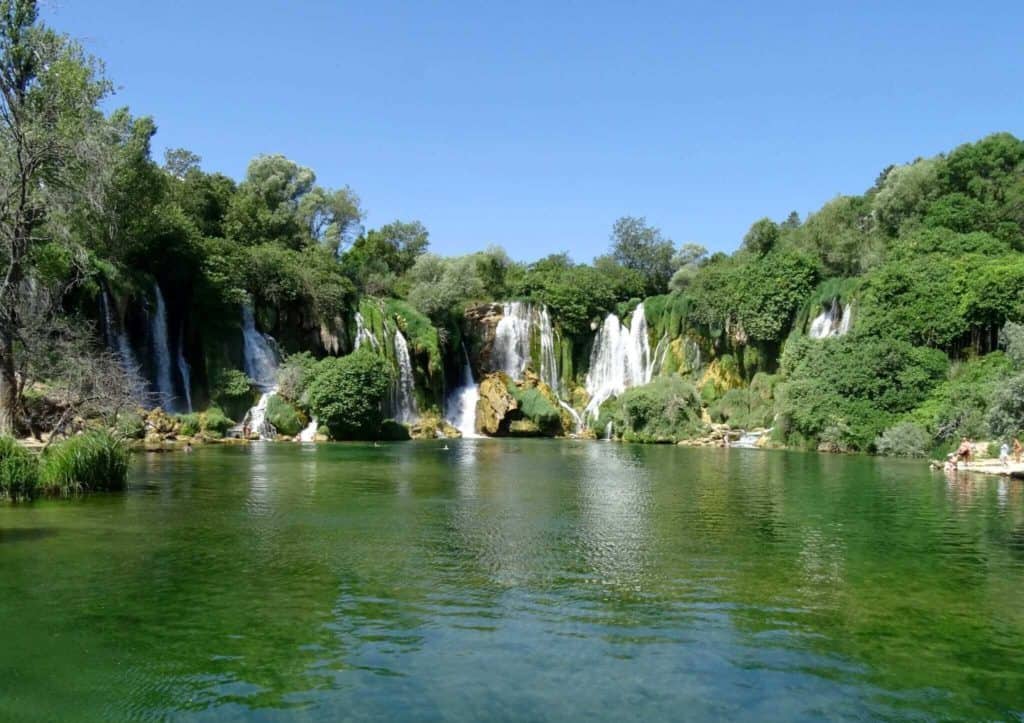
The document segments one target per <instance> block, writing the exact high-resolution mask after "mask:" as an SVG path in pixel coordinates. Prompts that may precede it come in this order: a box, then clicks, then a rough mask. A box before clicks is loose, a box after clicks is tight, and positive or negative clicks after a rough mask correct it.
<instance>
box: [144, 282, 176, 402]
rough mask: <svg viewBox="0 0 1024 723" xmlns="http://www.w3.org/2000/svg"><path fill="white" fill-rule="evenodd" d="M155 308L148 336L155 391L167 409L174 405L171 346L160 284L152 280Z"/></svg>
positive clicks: (165, 305) (150, 319) (165, 306)
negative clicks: (151, 351) (154, 368)
mask: <svg viewBox="0 0 1024 723" xmlns="http://www.w3.org/2000/svg"><path fill="white" fill-rule="evenodd" d="M153 297H154V299H155V302H156V304H155V306H156V308H155V310H154V313H153V315H152V316H150V318H149V338H150V339H151V340H152V343H153V358H154V361H155V362H156V380H155V381H156V392H157V394H158V395H159V404H160V406H162V407H164V409H167V410H168V411H170V410H173V408H174V406H175V399H176V395H175V393H174V380H173V379H172V378H171V348H170V344H169V343H168V340H167V304H165V303H164V295H163V292H162V291H160V284H158V283H156V282H153Z"/></svg>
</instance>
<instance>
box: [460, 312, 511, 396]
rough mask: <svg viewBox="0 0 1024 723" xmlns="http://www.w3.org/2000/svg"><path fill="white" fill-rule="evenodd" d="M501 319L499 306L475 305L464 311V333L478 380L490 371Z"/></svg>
mask: <svg viewBox="0 0 1024 723" xmlns="http://www.w3.org/2000/svg"><path fill="white" fill-rule="evenodd" d="M501 317H502V305H501V304H494V303H491V304H476V305H475V306H470V307H469V308H468V309H466V313H465V319H466V332H467V336H468V337H469V342H470V346H471V348H472V349H471V353H470V355H469V356H470V359H471V363H472V364H473V365H474V366H473V374H474V375H475V376H476V377H477V378H478V379H479V378H480V377H481V376H483V374H484V373H485V372H487V371H490V370H491V354H492V352H493V350H494V337H495V334H496V333H497V329H498V322H499V321H501Z"/></svg>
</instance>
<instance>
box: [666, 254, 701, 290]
mask: <svg viewBox="0 0 1024 723" xmlns="http://www.w3.org/2000/svg"><path fill="white" fill-rule="evenodd" d="M707 256H708V250H707V249H706V248H704V247H703V246H701V245H700V244H694V243H688V244H683V245H682V246H680V247H679V250H678V251H677V252H676V255H675V257H674V258H673V259H672V264H673V265H674V266H675V267H676V272H675V273H674V274H672V279H671V280H670V281H669V283H668V286H669V290H670V291H683V290H684V289H685V288H686V287H687V286H689V285H690V282H691V281H693V278H694V277H695V276H696V275H697V269H699V268H700V265H701V264H702V263H703V262H704V261H706V260H707Z"/></svg>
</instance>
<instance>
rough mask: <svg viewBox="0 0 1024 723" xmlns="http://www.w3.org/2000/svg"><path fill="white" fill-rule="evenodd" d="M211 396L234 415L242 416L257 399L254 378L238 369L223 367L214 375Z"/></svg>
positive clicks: (217, 403) (222, 407) (219, 405)
mask: <svg viewBox="0 0 1024 723" xmlns="http://www.w3.org/2000/svg"><path fill="white" fill-rule="evenodd" d="M210 398H211V399H212V400H213V401H214V403H216V405H217V406H218V407H220V408H221V409H225V410H227V413H228V414H229V415H231V416H234V417H241V416H242V415H243V414H245V412H246V410H248V409H249V407H251V406H252V405H253V403H254V402H255V401H256V394H255V392H254V391H253V383H252V380H251V379H249V377H247V376H246V375H245V373H244V372H241V371H239V370H238V369H221V370H220V371H219V372H217V374H216V375H215V376H214V379H213V383H212V385H211V388H210Z"/></svg>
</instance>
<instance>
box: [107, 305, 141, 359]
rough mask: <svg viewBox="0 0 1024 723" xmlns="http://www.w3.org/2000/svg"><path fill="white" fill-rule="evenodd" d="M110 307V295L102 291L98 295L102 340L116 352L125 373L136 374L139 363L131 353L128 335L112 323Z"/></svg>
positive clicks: (112, 315) (112, 317)
mask: <svg viewBox="0 0 1024 723" xmlns="http://www.w3.org/2000/svg"><path fill="white" fill-rule="evenodd" d="M112 306H113V305H112V304H111V303H110V294H109V293H108V292H107V290H106V289H103V293H102V294H100V311H101V312H102V315H103V336H104V340H105V341H106V343H107V346H108V347H110V348H111V349H113V350H114V351H116V352H117V355H118V357H119V359H120V360H121V366H123V367H124V369H125V371H127V372H129V373H131V374H137V373H138V370H139V362H138V360H137V359H136V358H135V352H133V351H132V345H131V343H130V342H129V341H128V335H127V334H125V333H124V330H123V329H119V328H118V325H117V324H115V323H114V314H113V311H112Z"/></svg>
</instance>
